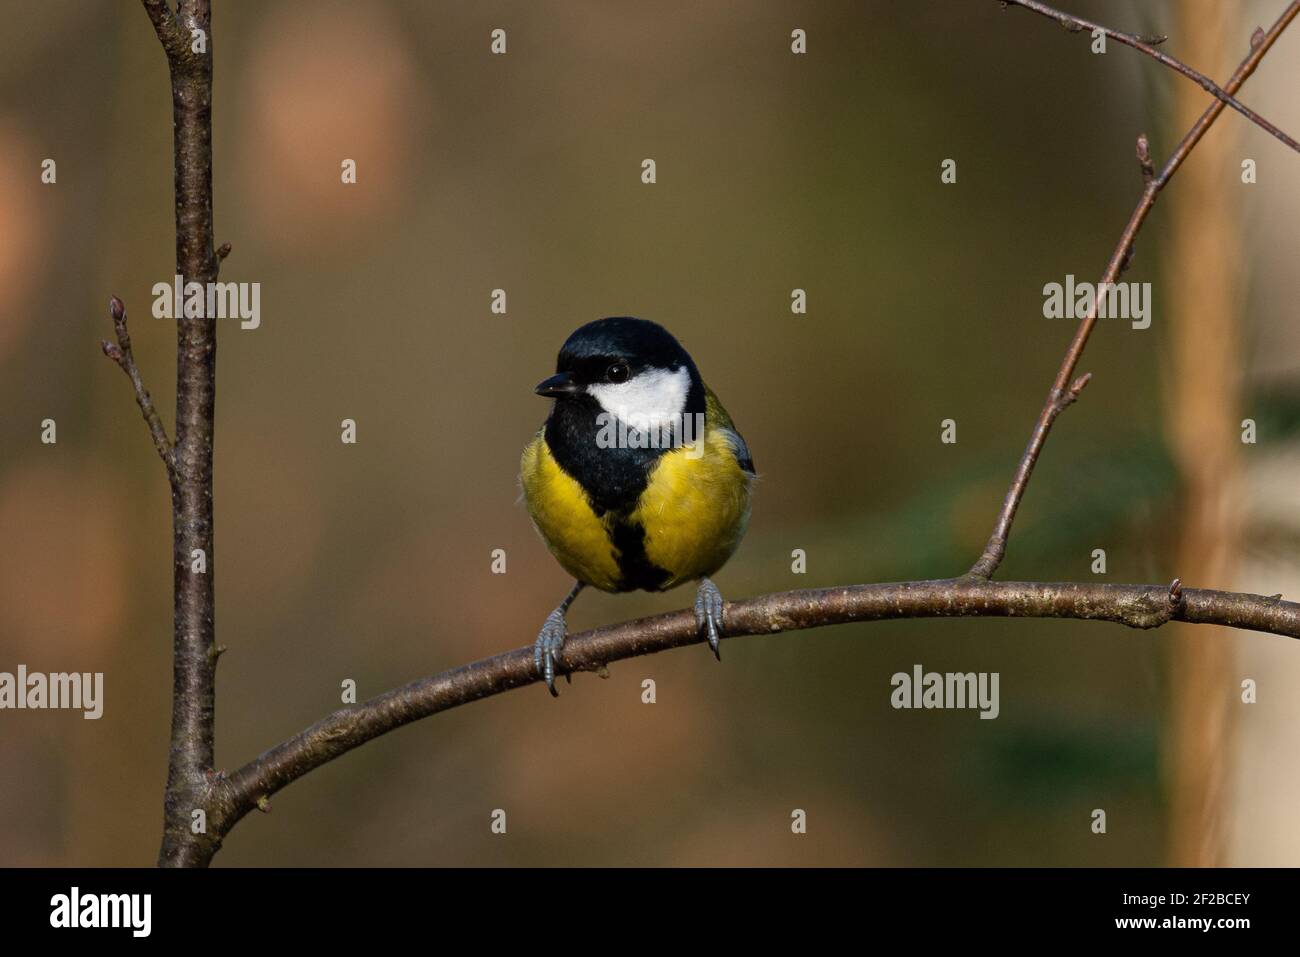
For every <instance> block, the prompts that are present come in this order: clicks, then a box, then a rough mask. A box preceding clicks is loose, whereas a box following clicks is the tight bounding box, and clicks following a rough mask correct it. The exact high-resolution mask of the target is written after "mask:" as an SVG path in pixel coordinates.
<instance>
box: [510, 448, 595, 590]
mask: <svg viewBox="0 0 1300 957" xmlns="http://www.w3.org/2000/svg"><path fill="white" fill-rule="evenodd" d="M519 478H520V481H521V482H522V483H523V487H524V498H525V500H526V501H527V503H528V514H529V515H530V516H532V519H533V524H534V525H535V526H536V527H537V531H538V532H539V533H540V534H541V536H542V540H543V541H545V542H546V546H547V547H548V548H549V549H550V550H551V554H553V555H554V556H555V558H556V560H557V561H558V562H559V563H560V564H561V565H562V566H563V567H564V570H565V571H567V572H568V573H569V574H570V575H572V576H573V577H574V578H576V579H578V580H579V581H584V582H586V583H587V584H589V585H594V586H595V587H597V588H599V589H601V590H602V591H618V584H619V569H618V561H617V559H616V558H615V551H614V546H613V545H612V544H610V539H609V531H608V529H607V528H606V524H605V522H604V521H602V520H601V519H600V518H597V517H596V513H595V511H593V510H592V507H591V502H590V501H589V500H588V499H587V493H586V492H584V491H583V490H582V486H581V485H579V484H578V482H577V481H576V480H575V479H574V478H572V477H571V476H570V475H569V474H568V473H567V472H565V471H564V469H562V468H560V464H559V463H558V462H556V461H555V457H554V456H553V455H551V450H550V449H549V448H547V445H546V440H545V438H544V437H543V435H542V433H541V432H539V433H537V437H536V438H535V439H533V441H532V442H530V443H529V444H528V447H527V448H526V449H524V457H523V460H522V461H521V462H520V464H519Z"/></svg>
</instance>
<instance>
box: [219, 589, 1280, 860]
mask: <svg viewBox="0 0 1300 957" xmlns="http://www.w3.org/2000/svg"><path fill="white" fill-rule="evenodd" d="M901 618H1080V619H1090V620H1096V621H1111V622H1117V623H1119V624H1124V625H1128V626H1129V627H1132V628H1156V627H1159V626H1160V625H1163V624H1164V623H1165V622H1167V621H1186V622H1197V623H1202V624H1219V625H1230V626H1232V627H1235V628H1245V629H1249V630H1253V631H1262V632H1269V633H1271V634H1276V635H1284V636H1287V637H1290V638H1300V604H1296V603H1294V602H1289V601H1282V600H1281V596H1275V597H1272V598H1264V597H1261V596H1258V595H1244V594H1237V593H1233V592H1222V591H1209V590H1205V589H1198V588H1183V587H1182V584H1181V583H1180V582H1178V581H1177V580H1175V581H1174V583H1173V584H1172V585H1100V584H1074V583H1039V582H989V581H979V580H976V579H968V578H959V579H948V580H945V581H920V582H901V583H897V584H884V585H849V586H845V587H842V588H822V589H815V590H807V591H789V592H781V593H778V594H773V595H763V596H760V597H758V598H750V599H746V600H744V601H737V602H728V603H727V604H726V606H725V621H726V637H727V638H728V639H732V638H738V637H740V636H742V635H767V634H773V633H776V632H783V631H798V630H801V629H806V628H820V627H822V626H824V625H839V624H845V623H848V622H862V621H886V620H890V619H901ZM702 641H703V639H701V638H700V636H699V633H698V631H697V628H696V623H695V616H694V614H693V613H692V612H690V611H677V612H672V613H671V614H667V615H658V616H656V617H653V618H642V619H640V620H637V621H628V622H623V623H622V624H618V625H610V626H609V627H606V628H598V629H596V630H594V631H587V632H583V633H582V634H579V635H571V636H569V638H568V640H567V641H566V642H565V645H564V659H563V665H564V668H565V670H566V671H569V672H576V671H596V672H599V671H602V670H603V669H604V667H605V666H606V665H608V664H609V663H610V662H613V661H621V660H623V659H625V658H635V657H639V656H641V655H650V654H654V653H656V652H660V651H667V650H668V649H670V648H680V647H683V646H685V645H695V644H700V643H701V642H702ZM540 680H541V678H540V676H539V675H538V673H537V669H536V668H535V667H534V663H533V651H532V648H518V649H516V650H514V651H509V652H506V653H505V654H501V655H497V656H496V657H493V658H485V659H483V660H481V661H476V662H474V663H473V664H468V665H463V666H462V667H459V668H455V669H452V670H451V671H445V672H443V673H442V674H439V675H433V676H432V677H428V678H421V679H419V680H417V681H413V682H411V683H410V684H407V685H403V686H402V687H400V688H395V689H394V690H392V691H388V692H385V693H384V694H381V695H379V696H378V697H376V698H372V699H371V700H369V701H367V702H365V703H363V704H360V705H357V706H355V707H353V708H343V709H340V710H338V711H335V712H334V713H333V714H331V715H329V716H328V717H327V718H325V719H324V720H322V721H319V722H317V723H316V724H314V725H312V726H311V727H310V728H308V729H307V730H306V731H303V732H302V733H300V734H297V735H295V736H294V737H292V738H290V739H289V740H288V741H285V742H284V743H283V744H279V745H277V746H275V747H274V748H272V749H271V750H269V751H267V752H266V753H265V754H263V755H261V756H260V757H258V758H256V759H254V760H252V761H250V762H249V763H248V764H246V765H244V766H243V767H242V768H239V769H238V770H237V771H234V772H232V773H230V774H229V775H218V776H217V779H216V780H215V781H214V782H213V786H212V791H211V794H210V797H209V799H208V802H207V804H206V805H205V806H206V807H207V809H208V827H209V828H210V829H214V828H215V830H216V831H217V832H218V833H219V834H221V835H224V834H225V833H226V832H228V831H229V830H230V828H231V827H233V826H234V824H235V823H236V822H237V821H239V819H240V818H242V817H243V816H244V815H245V814H248V813H249V812H250V811H252V810H253V809H255V808H260V809H262V810H267V809H268V807H269V805H268V804H267V801H268V799H269V798H270V797H271V795H273V794H275V792H277V791H279V790H280V789H281V788H283V787H285V786H286V785H288V784H290V783H292V782H293V781H295V780H297V779H298V778H300V777H302V776H303V775H304V774H306V773H308V772H309V771H311V770H313V769H314V768H318V767H320V766H321V765H322V764H325V763H326V762H328V761H332V760H333V759H334V758H337V757H339V756H340V755H342V754H345V753H347V752H348V751H351V750H352V749H353V748H356V747H358V746H360V745H362V744H364V743H365V742H367V741H370V740H371V739H373V738H377V737H379V736H380V735H382V734H386V733H387V732H389V731H392V730H394V729H395V728H400V727H402V726H403V725H406V724H410V723H411V722H412V721H418V720H419V719H421V718H426V717H428V716H429V715H432V714H437V713H439V712H441V711H447V710H449V709H451V708H455V707H457V706H458V705H462V704H468V703H469V702H471V701H477V700H479V699H480V698H487V697H491V696H492V695H498V694H501V693H503V692H506V691H510V690H512V689H514V688H521V687H524V686H525V685H530V684H533V683H534V682H537V681H540Z"/></svg>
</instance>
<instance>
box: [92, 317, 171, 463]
mask: <svg viewBox="0 0 1300 957" xmlns="http://www.w3.org/2000/svg"><path fill="white" fill-rule="evenodd" d="M108 311H109V314H110V315H111V316H112V317H113V331H114V333H115V334H116V336H117V343H116V344H114V343H112V342H109V341H108V340H107V339H101V340H100V348H102V349H103V350H104V355H106V356H108V357H109V358H110V359H112V360H113V361H114V362H116V363H117V364H118V367H119V368H121V370H122V371H123V372H125V373H126V375H127V378H128V379H130V380H131V386H132V387H133V388H134V389H135V403H136V405H138V406H139V407H140V413H141V415H143V416H144V421H145V425H147V426H149V435H150V436H152V437H153V447H154V448H155V449H157V450H158V456H159V458H161V459H162V460H163V465H165V466H167V481H168V482H170V483H172V484H175V481H176V464H175V461H174V459H173V457H172V445H171V442H170V441H168V439H167V430H166V429H165V428H164V427H163V423H162V419H161V418H159V416H158V410H157V409H155V408H154V404H153V399H152V397H150V395H149V390H148V389H146V388H145V386H144V379H143V378H142V377H141V376H140V370H139V368H137V366H136V364H135V355H134V354H133V353H132V352H131V335H130V333H129V332H127V328H126V306H124V305H123V304H122V300H121V299H118V298H117V296H113V297H112V298H111V299H109V301H108Z"/></svg>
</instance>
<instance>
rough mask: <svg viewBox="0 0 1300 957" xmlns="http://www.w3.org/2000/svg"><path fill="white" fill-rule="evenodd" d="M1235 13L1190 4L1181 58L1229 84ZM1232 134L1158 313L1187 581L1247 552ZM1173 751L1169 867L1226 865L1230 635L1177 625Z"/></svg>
mask: <svg viewBox="0 0 1300 957" xmlns="http://www.w3.org/2000/svg"><path fill="white" fill-rule="evenodd" d="M1239 14H1240V8H1238V7H1237V6H1235V5H1233V4H1223V3H1219V2H1217V0H1182V2H1181V3H1180V5H1179V7H1178V21H1177V24H1176V27H1175V28H1174V29H1172V30H1170V31H1169V32H1170V33H1171V34H1172V35H1173V36H1174V37H1176V38H1177V42H1178V53H1179V56H1180V58H1181V59H1183V60H1184V61H1185V62H1188V63H1193V64H1196V65H1197V67H1198V68H1199V69H1201V70H1203V71H1206V72H1208V73H1211V74H1216V75H1217V74H1222V73H1223V72H1224V69H1225V67H1226V68H1228V69H1230V68H1231V63H1233V62H1235V61H1236V60H1237V58H1238V57H1239V56H1240V54H1241V51H1242V50H1243V49H1245V47H1246V43H1247V34H1248V33H1249V31H1248V30H1243V28H1242V24H1241V22H1240V16H1239ZM1174 89H1175V98H1176V99H1175V122H1174V124H1173V125H1174V127H1175V128H1177V129H1178V130H1182V129H1183V128H1185V127H1186V126H1187V125H1189V124H1190V123H1192V122H1194V121H1195V119H1196V117H1197V115H1199V114H1200V112H1201V111H1202V110H1203V109H1205V106H1206V104H1207V103H1208V102H1209V100H1208V98H1207V96H1206V95H1205V93H1204V92H1203V91H1202V90H1199V89H1197V88H1196V87H1195V86H1193V85H1192V84H1190V83H1178V84H1177V85H1176V86H1175V87H1174ZM1237 129H1238V126H1237V124H1234V123H1220V124H1217V125H1216V126H1215V127H1214V129H1213V130H1211V131H1210V132H1209V133H1208V134H1206V136H1205V139H1204V141H1203V142H1202V143H1201V145H1200V147H1199V148H1198V149H1197V151H1196V154H1195V156H1194V157H1193V158H1192V159H1191V160H1189V161H1188V163H1187V164H1186V166H1185V167H1184V169H1183V171H1182V175H1181V177H1180V178H1179V183H1178V189H1177V190H1176V191H1174V192H1172V193H1171V194H1170V197H1169V211H1170V221H1171V230H1170V233H1169V235H1170V237H1171V239H1170V241H1169V243H1168V245H1167V248H1166V250H1165V259H1164V273H1165V275H1166V276H1167V277H1170V278H1169V281H1168V282H1166V283H1165V284H1164V287H1163V292H1164V296H1165V304H1166V308H1165V309H1164V310H1163V315H1164V321H1165V326H1166V329H1167V330H1168V332H1167V333H1166V335H1167V337H1168V338H1167V339H1166V340H1165V341H1167V343H1168V353H1167V364H1166V368H1165V372H1166V373H1167V375H1166V377H1165V381H1166V398H1167V412H1166V417H1165V421H1166V429H1167V434H1168V439H1169V444H1170V448H1171V451H1172V453H1173V456H1174V460H1175V462H1176V463H1177V466H1178V471H1179V475H1180V478H1181V482H1182V495H1181V502H1180V508H1179V509H1178V511H1177V513H1176V514H1177V518H1176V524H1175V527H1176V529H1177V531H1178V539H1177V545H1176V560H1175V565H1174V568H1175V570H1176V573H1177V574H1178V575H1179V576H1180V577H1181V578H1182V580H1183V581H1184V582H1189V583H1200V582H1206V581H1216V582H1222V581H1232V580H1233V571H1234V567H1235V564H1236V561H1237V555H1238V547H1239V538H1240V532H1239V525H1240V514H1239V508H1238V503H1239V500H1240V482H1239V471H1240V453H1241V441H1240V432H1239V423H1240V419H1241V416H1240V414H1239V410H1240V408H1241V400H1240V379H1241V362H1242V359H1241V329H1240V326H1241V320H1242V315H1243V311H1244V310H1243V295H1244V290H1243V284H1242V280H1241V255H1240V248H1241V242H1242V235H1241V225H1240V221H1239V213H1238V210H1239V209H1240V205H1241V194H1240V192H1239V190H1240V188H1241V185H1240V183H1241V180H1240V176H1239V170H1238V165H1237V161H1238V157H1237V153H1236V143H1237V139H1238V137H1237ZM1173 627H1174V628H1175V629H1176V631H1175V637H1174V644H1173V651H1172V659H1171V673H1170V693H1171V699H1170V709H1171V710H1170V716H1169V718H1170V720H1169V727H1168V738H1167V743H1166V772H1167V773H1166V784H1167V787H1168V789H1169V810H1170V820H1169V833H1168V841H1169V843H1168V857H1169V862H1170V863H1171V864H1174V865H1178V866H1212V865H1215V864H1219V863H1221V861H1222V855H1223V851H1224V843H1225V834H1224V829H1225V823H1226V819H1227V811H1228V808H1227V804H1228V800H1227V794H1226V793H1225V787H1226V783H1227V780H1228V774H1227V772H1228V762H1229V758H1230V755H1231V734H1232V727H1233V722H1232V711H1231V708H1232V703H1233V701H1235V698H1234V696H1233V690H1232V689H1233V688H1234V686H1235V682H1234V678H1233V675H1234V672H1233V670H1232V663H1233V657H1234V656H1233V651H1232V648H1233V641H1234V637H1233V634H1232V631H1231V629H1227V628H1222V627H1217V626H1216V627H1210V628H1191V627H1189V626H1187V625H1182V624H1176V625H1174V626H1173Z"/></svg>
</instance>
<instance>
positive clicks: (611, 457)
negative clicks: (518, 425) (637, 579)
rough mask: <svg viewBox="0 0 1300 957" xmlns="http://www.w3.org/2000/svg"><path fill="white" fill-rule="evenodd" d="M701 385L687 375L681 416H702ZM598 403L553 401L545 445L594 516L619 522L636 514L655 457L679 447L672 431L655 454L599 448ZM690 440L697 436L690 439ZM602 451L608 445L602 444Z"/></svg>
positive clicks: (622, 446)
mask: <svg viewBox="0 0 1300 957" xmlns="http://www.w3.org/2000/svg"><path fill="white" fill-rule="evenodd" d="M704 410H705V399H704V383H703V382H702V381H701V380H700V378H699V373H698V372H696V371H695V370H694V369H691V388H690V391H689V392H688V393H687V396H686V409H685V412H684V415H690V416H694V415H697V414H698V415H701V416H702V415H703V414H704ZM602 412H603V410H602V409H601V407H600V405H599V403H597V402H596V400H595V399H593V398H592V397H590V396H586V395H581V396H575V397H573V398H564V399H559V400H557V401H556V403H555V407H554V408H553V409H551V414H550V416H549V417H548V418H547V420H546V444H547V445H548V446H550V449H551V454H552V455H553V456H555V460H556V462H558V463H559V464H560V467H561V468H562V469H564V471H566V472H567V473H569V475H571V476H573V478H574V479H575V480H576V481H577V482H578V484H579V485H581V486H582V488H583V490H584V491H585V492H586V493H587V497H588V498H589V499H590V500H591V505H592V508H594V509H595V510H596V514H597V515H599V516H602V517H603V516H604V515H605V513H606V512H613V513H615V515H617V516H618V517H620V518H622V517H625V516H627V515H629V514H630V513H631V512H633V511H635V510H636V505H637V500H638V499H639V498H640V497H641V493H642V492H644V491H645V487H646V483H647V482H648V481H649V478H650V471H651V470H652V469H653V468H654V466H655V464H656V463H657V462H658V461H659V457H660V456H661V455H663V454H664V453H665V452H668V451H670V450H671V449H672V448H673V445H674V443H676V442H679V441H680V438H681V437H680V435H679V434H678V431H677V429H678V425H674V427H673V431H672V434H671V438H672V440H673V441H670V442H660V443H659V447H658V448H632V447H629V446H630V445H631V444H632V443H624V442H618V443H614V444H613V446H612V447H602V444H601V443H600V441H599V439H600V437H601V435H602V432H604V434H605V435H606V436H608V435H609V432H610V426H609V424H608V423H607V422H606V419H607V418H608V417H602V416H601V413H602ZM694 438H695V439H696V440H699V439H702V438H703V436H700V435H696V436H694ZM604 444H605V445H606V446H608V445H609V443H604Z"/></svg>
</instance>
